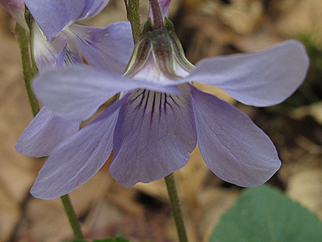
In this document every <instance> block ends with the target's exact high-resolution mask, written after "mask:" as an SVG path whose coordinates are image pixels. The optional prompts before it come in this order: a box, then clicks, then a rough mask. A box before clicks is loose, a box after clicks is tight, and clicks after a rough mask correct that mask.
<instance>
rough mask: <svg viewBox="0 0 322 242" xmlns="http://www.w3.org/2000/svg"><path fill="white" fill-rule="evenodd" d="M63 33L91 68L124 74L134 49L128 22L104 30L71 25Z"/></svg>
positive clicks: (112, 25) (115, 24)
mask: <svg viewBox="0 0 322 242" xmlns="http://www.w3.org/2000/svg"><path fill="white" fill-rule="evenodd" d="M64 33H66V34H67V36H68V37H69V42H71V43H70V45H75V46H77V49H78V52H79V53H81V54H82V55H83V56H84V58H85V60H86V61H87V62H88V63H89V64H90V65H91V66H94V67H95V68H97V69H101V70H107V71H110V72H112V73H115V74H120V75H122V74H123V73H124V71H125V68H126V66H127V63H128V61H129V59H130V57H131V54H132V51H133V48H134V44H133V38H132V31H131V25H130V23H129V22H118V23H114V24H111V25H109V26H108V27H107V28H105V29H101V28H93V27H87V26H82V25H77V24H73V25H71V26H70V27H69V28H67V29H66V30H65V31H64Z"/></svg>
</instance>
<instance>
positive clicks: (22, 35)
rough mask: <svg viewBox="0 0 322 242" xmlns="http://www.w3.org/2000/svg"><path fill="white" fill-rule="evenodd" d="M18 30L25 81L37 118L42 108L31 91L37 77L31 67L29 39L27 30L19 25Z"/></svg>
mask: <svg viewBox="0 0 322 242" xmlns="http://www.w3.org/2000/svg"><path fill="white" fill-rule="evenodd" d="M17 30H18V42H19V47H20V52H21V59H22V70H23V76H24V81H25V85H26V89H27V94H28V99H29V102H30V106H31V110H32V113H33V115H34V116H36V114H37V113H38V112H39V110H40V108H39V103H38V100H37V98H36V97H35V95H34V93H33V92H32V89H31V79H32V78H33V77H34V76H35V74H34V72H33V69H32V67H31V65H30V56H29V46H28V39H27V35H26V32H25V30H24V29H23V28H22V27H21V26H20V25H19V24H17Z"/></svg>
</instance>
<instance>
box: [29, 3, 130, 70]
mask: <svg viewBox="0 0 322 242" xmlns="http://www.w3.org/2000/svg"><path fill="white" fill-rule="evenodd" d="M108 2H109V0H69V1H52V0H25V3H26V5H27V7H28V9H29V10H30V12H31V14H32V15H33V17H34V18H35V20H36V22H37V24H35V25H34V26H33V36H34V41H33V50H34V57H35V61H36V63H37V67H38V68H39V69H40V71H42V70H43V69H45V68H48V66H49V67H52V66H53V67H61V66H63V64H65V65H70V64H75V63H83V60H82V57H83V58H84V59H85V60H86V61H87V62H88V63H89V64H90V65H92V66H94V67H95V68H98V69H103V70H108V71H110V72H114V73H117V74H122V73H123V72H124V70H125V67H126V65H127V62H128V60H129V58H130V56H131V53H132V50H133V40H132V35H131V27H130V24H129V23H128V22H119V23H114V24H112V25H110V26H108V27H107V28H104V29H101V28H93V27H87V26H82V25H78V24H74V22H76V21H79V20H84V19H88V18H91V17H94V16H95V15H97V14H98V13H99V12H100V11H101V10H102V9H103V8H104V7H105V6H106V5H107V3H108ZM48 40H49V41H48Z"/></svg>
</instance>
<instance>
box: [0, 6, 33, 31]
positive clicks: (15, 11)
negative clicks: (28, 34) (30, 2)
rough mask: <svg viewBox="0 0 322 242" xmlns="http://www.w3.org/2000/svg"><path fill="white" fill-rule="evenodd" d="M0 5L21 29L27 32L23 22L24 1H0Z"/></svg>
mask: <svg viewBox="0 0 322 242" xmlns="http://www.w3.org/2000/svg"><path fill="white" fill-rule="evenodd" d="M0 4H1V5H3V6H4V7H5V9H6V10H7V11H8V13H9V14H10V15H11V16H12V17H13V18H14V19H15V20H16V21H17V22H18V23H19V24H20V25H21V27H23V28H24V29H26V30H28V26H27V23H26V20H25V2H24V0H0Z"/></svg>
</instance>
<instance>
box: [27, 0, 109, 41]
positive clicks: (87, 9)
mask: <svg viewBox="0 0 322 242" xmlns="http://www.w3.org/2000/svg"><path fill="white" fill-rule="evenodd" d="M108 2H109V0H68V1H53V0H25V3H26V5H27V7H28V9H29V10H30V12H31V14H32V16H33V17H34V18H35V20H36V21H37V23H38V24H39V26H40V27H41V29H42V30H43V32H44V33H45V35H46V36H47V38H48V40H49V41H50V42H51V41H53V40H54V38H56V37H57V36H58V34H59V33H60V32H61V31H62V30H63V29H64V28H65V27H66V26H68V25H70V24H71V23H74V22H75V21H77V20H81V19H85V18H91V17H93V16H95V15H96V14H98V13H99V12H100V11H101V10H102V9H103V8H104V7H105V6H106V5H107V4H108Z"/></svg>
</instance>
